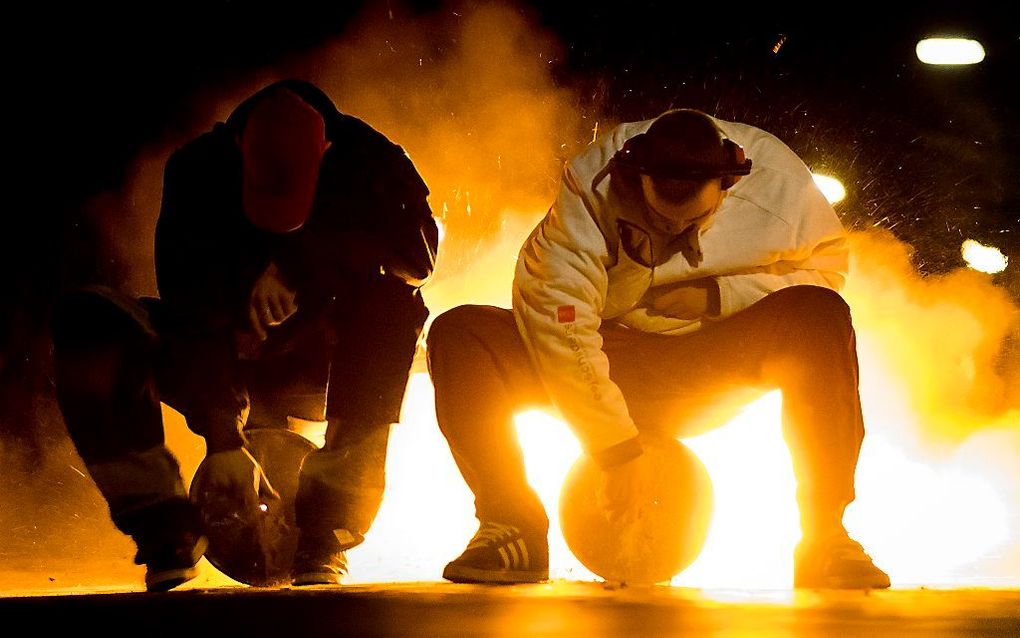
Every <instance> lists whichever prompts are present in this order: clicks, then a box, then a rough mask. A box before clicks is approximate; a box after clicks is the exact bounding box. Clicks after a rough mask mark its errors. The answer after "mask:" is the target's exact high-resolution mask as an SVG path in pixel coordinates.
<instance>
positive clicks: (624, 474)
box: [595, 454, 652, 523]
mask: <svg viewBox="0 0 1020 638" xmlns="http://www.w3.org/2000/svg"><path fill="white" fill-rule="evenodd" d="M651 482H652V471H651V463H650V462H649V459H648V455H647V454H642V455H641V456H638V457H636V458H633V459H631V460H630V461H627V462H626V463H622V464H620V465H616V466H613V467H610V468H606V469H604V470H602V476H601V477H600V481H599V486H598V488H597V491H596V493H595V503H596V505H597V506H598V508H599V511H601V512H602V514H603V515H604V516H605V517H606V519H607V520H609V521H610V522H612V523H616V522H621V523H627V522H632V521H633V520H635V519H636V518H637V515H638V511H639V510H640V509H641V505H642V504H643V503H644V501H645V500H646V499H647V498H648V495H649V493H650V492H651Z"/></svg>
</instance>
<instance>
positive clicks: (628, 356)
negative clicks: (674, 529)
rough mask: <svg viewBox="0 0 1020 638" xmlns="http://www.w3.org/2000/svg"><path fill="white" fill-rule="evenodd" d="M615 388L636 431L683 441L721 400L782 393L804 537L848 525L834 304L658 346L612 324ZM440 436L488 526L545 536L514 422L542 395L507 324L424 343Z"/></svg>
mask: <svg viewBox="0 0 1020 638" xmlns="http://www.w3.org/2000/svg"><path fill="white" fill-rule="evenodd" d="M600 332H601V334H602V337H603V339H604V345H603V349H604V351H605V353H606V355H607V357H608V358H609V369H610V377H611V378H612V380H613V381H614V382H615V383H616V384H617V385H618V386H619V387H620V390H621V391H622V392H623V395H624V398H625V399H626V401H627V406H628V409H629V411H630V415H631V417H632V418H633V419H634V421H635V423H636V425H637V427H638V429H639V430H640V431H642V432H649V433H655V434H660V435H661V434H667V435H670V436H679V435H684V434H690V432H689V431H688V425H689V424H690V423H692V422H693V421H694V420H696V419H697V418H698V417H699V415H701V414H703V413H704V411H706V410H710V409H712V408H713V406H715V405H716V404H717V403H718V402H719V401H720V399H721V398H723V397H732V396H733V395H734V393H735V392H739V391H740V390H741V389H746V388H748V387H752V388H761V389H773V388H778V389H780V390H781V391H782V394H783V410H782V418H783V432H784V436H785V438H786V441H787V444H788V445H789V448H790V451H791V455H792V458H793V465H794V473H795V476H796V479H797V483H798V501H799V503H800V508H801V519H802V526H803V527H804V528H805V529H804V531H805V533H806V534H810V533H815V532H819V533H820V532H821V531H822V530H828V529H831V528H832V527H833V526H834V525H840V524H841V520H842V516H843V510H844V509H845V507H846V505H847V504H848V503H850V502H851V501H852V500H853V498H854V471H855V468H856V465H857V457H858V454H859V451H860V446H861V441H862V439H863V437H864V424H863V419H862V416H861V405H860V398H859V396H858V391H857V385H858V367H857V352H856V341H855V335H854V330H853V326H852V324H851V319H850V309H849V308H848V307H847V305H846V303H845V302H844V301H843V299H842V298H841V297H840V296H839V295H838V294H837V293H835V292H833V291H831V290H828V289H825V288H821V287H815V286H795V287H791V288H786V289H783V290H780V291H778V292H775V293H773V294H771V295H769V296H767V297H765V298H764V299H762V300H761V301H759V302H758V303H756V304H754V305H753V306H751V307H750V308H747V309H745V310H744V311H742V312H740V313H738V314H736V315H734V316H732V317H729V318H727V319H725V320H722V321H719V322H716V323H712V324H709V325H707V326H706V327H704V328H703V329H701V330H699V331H698V332H695V333H692V334H688V335H682V336H666V335H657V334H651V333H646V332H641V331H638V330H633V329H629V328H626V327H623V326H620V325H618V324H614V323H611V322H606V323H604V324H603V326H602V328H601V331H600ZM428 362H429V370H430V372H431V375H432V381H433V384H434V385H435V390H436V414H437V417H438V420H439V427H440V429H441V430H442V431H443V434H444V435H445V436H446V438H447V440H448V441H449V444H450V449H451V450H452V452H453V457H454V459H455V460H456V462H457V465H458V467H459V468H460V471H461V473H462V474H463V476H464V479H465V481H466V482H467V484H468V486H469V487H470V488H471V490H472V491H473V492H474V495H475V507H476V512H477V516H478V518H479V519H480V520H492V521H498V522H504V523H510V524H516V525H521V526H525V527H529V528H532V529H546V528H547V527H548V519H547V517H546V513H545V511H544V509H543V507H542V504H541V502H540V501H539V499H538V497H537V496H536V495H535V493H534V491H533V490H532V489H531V488H530V487H529V486H528V484H527V480H526V477H525V472H524V463H523V459H522V455H521V449H520V446H519V444H518V442H517V437H516V433H515V431H514V427H513V422H512V415H513V414H514V413H515V412H518V411H520V410H522V409H523V408H525V407H536V406H542V405H547V404H548V403H549V399H548V396H547V395H546V392H545V390H544V388H543V386H542V383H541V382H540V380H539V378H538V375H537V373H536V371H535V369H534V367H533V364H532V362H531V359H530V357H529V355H528V353H527V351H526V349H525V345H524V342H523V341H522V340H521V337H520V335H519V333H518V331H517V327H516V324H515V322H514V319H513V315H512V313H511V311H509V310H505V309H501V308H494V307H490V306H460V307H458V308H454V309H452V310H450V311H448V312H446V313H444V314H442V315H440V316H439V317H437V318H436V320H435V321H434V323H433V324H432V327H431V329H430V332H429V337H428Z"/></svg>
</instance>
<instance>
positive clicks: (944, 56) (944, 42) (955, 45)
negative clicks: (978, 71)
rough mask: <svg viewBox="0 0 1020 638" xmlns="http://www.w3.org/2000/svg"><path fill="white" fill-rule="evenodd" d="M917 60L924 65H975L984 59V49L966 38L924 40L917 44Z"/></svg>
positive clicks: (975, 41) (978, 43) (976, 42)
mask: <svg viewBox="0 0 1020 638" xmlns="http://www.w3.org/2000/svg"><path fill="white" fill-rule="evenodd" d="M916 51H917V59H918V60H920V61H921V62H924V63H925V64H944V65H963V64H977V63H978V62H980V61H982V60H984V59H985V48H984V47H983V46H981V43H980V42H978V41H977V40H968V39H966V38H925V39H924V40H921V41H920V42H918V43H917V48H916Z"/></svg>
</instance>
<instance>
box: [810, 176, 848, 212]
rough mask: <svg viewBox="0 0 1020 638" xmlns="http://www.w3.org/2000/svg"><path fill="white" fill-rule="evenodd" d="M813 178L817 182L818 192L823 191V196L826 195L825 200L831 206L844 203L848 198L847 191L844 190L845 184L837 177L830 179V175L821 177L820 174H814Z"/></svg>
mask: <svg viewBox="0 0 1020 638" xmlns="http://www.w3.org/2000/svg"><path fill="white" fill-rule="evenodd" d="M811 177H813V178H814V180H815V185H816V186H817V187H818V190H820V191H822V195H825V199H827V200H828V201H829V203H830V204H835V203H836V202H841V201H843V198H844V197H846V189H845V188H843V183H842V182H840V181H839V180H838V179H836V178H835V177H829V176H828V175H819V174H818V173H812V174H811Z"/></svg>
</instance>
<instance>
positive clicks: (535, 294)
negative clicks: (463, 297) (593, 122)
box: [513, 166, 640, 465]
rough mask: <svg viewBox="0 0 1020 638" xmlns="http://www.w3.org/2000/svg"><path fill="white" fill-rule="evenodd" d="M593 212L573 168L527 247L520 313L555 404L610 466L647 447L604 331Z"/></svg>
mask: <svg viewBox="0 0 1020 638" xmlns="http://www.w3.org/2000/svg"><path fill="white" fill-rule="evenodd" d="M592 206H593V202H591V201H586V199H585V197H584V196H583V195H582V189H581V188H579V186H578V184H577V182H576V177H575V175H574V174H573V172H572V171H571V169H570V168H569V166H568V168H567V169H566V170H565V172H564V177H563V182H562V185H561V189H560V193H559V195H558V197H557V199H556V201H555V203H554V204H553V207H552V208H551V209H550V211H549V213H548V214H547V215H546V217H545V219H543V220H542V222H541V224H539V226H538V227H537V228H536V229H535V230H534V231H533V232H532V234H531V236H530V237H529V238H528V240H527V241H526V242H525V244H524V247H523V248H522V249H521V253H520V256H519V258H518V261H517V269H516V272H515V276H514V286H513V308H514V316H515V318H516V320H517V325H518V328H519V329H520V332H521V335H522V337H523V339H524V342H525V343H526V345H527V347H528V350H529V352H530V354H531V357H532V361H533V362H534V363H535V366H536V368H537V370H538V372H539V375H540V377H541V378H542V381H543V382H544V384H545V386H546V389H547V391H548V392H549V395H550V398H551V399H552V401H553V403H554V404H555V405H556V407H557V408H559V410H560V412H561V413H562V415H563V417H564V418H565V419H566V420H567V423H568V424H569V425H570V426H571V428H572V429H573V431H574V432H575V434H576V435H577V436H578V438H579V439H580V440H581V443H582V445H583V446H584V448H585V449H586V451H588V452H589V453H590V454H592V455H593V456H595V458H596V460H598V461H600V462H602V463H603V464H604V465H608V464H612V463H613V462H620V461H622V460H625V458H618V459H616V460H615V461H613V460H612V459H609V458H607V455H606V453H607V452H608V453H609V454H608V456H609V457H612V456H617V457H619V456H620V455H619V454H615V452H623V453H624V455H625V457H626V458H630V456H636V455H637V454H639V453H640V447H636V446H637V441H636V437H637V434H638V432H637V428H636V427H635V425H634V422H633V420H632V419H631V417H630V414H629V412H628V411H627V404H626V402H625V401H624V398H623V394H622V393H621V391H620V389H619V387H617V385H616V384H615V383H614V382H613V381H612V380H610V378H609V360H608V358H607V357H606V355H605V353H604V352H603V350H602V337H601V335H600V334H599V332H598V330H599V327H600V325H601V317H600V313H601V310H602V308H603V307H604V305H605V301H606V290H607V283H608V278H607V275H606V265H607V263H608V260H609V254H608V249H607V247H606V242H605V239H604V237H603V234H602V232H601V231H600V229H599V228H598V225H597V224H596V222H595V220H594V218H593V216H592V208H591V207H592ZM635 447H636V450H637V451H635ZM600 455H602V456H600Z"/></svg>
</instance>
